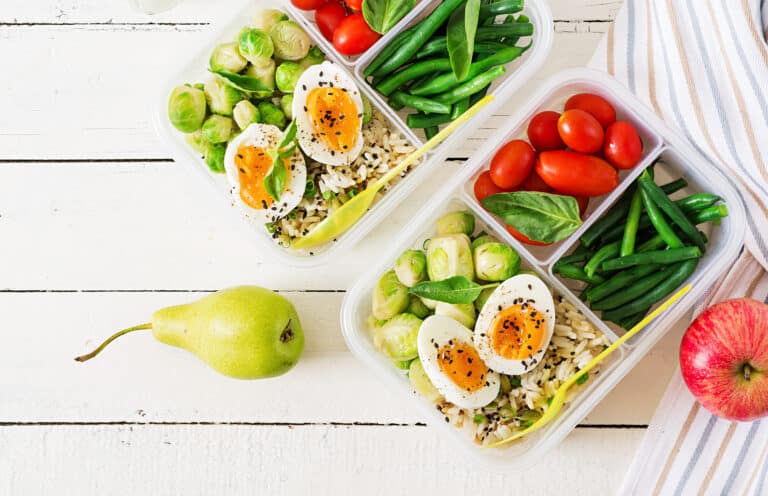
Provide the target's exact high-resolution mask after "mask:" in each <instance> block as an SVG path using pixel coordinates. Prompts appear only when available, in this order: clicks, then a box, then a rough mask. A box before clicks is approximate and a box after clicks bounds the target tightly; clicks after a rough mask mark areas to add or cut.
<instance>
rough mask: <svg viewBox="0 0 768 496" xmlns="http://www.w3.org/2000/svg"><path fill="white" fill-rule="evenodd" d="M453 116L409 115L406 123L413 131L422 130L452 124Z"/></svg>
mask: <svg viewBox="0 0 768 496" xmlns="http://www.w3.org/2000/svg"><path fill="white" fill-rule="evenodd" d="M451 120H453V119H451V116H450V115H445V114H430V115H426V114H408V117H406V118H405V123H406V124H408V127H410V128H411V129H422V128H427V127H432V126H439V125H441V124H447V123H449V122H451Z"/></svg>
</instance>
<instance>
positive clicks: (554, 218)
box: [482, 191, 581, 243]
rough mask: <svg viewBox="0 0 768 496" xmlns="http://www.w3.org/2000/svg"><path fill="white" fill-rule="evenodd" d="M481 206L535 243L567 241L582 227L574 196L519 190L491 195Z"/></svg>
mask: <svg viewBox="0 0 768 496" xmlns="http://www.w3.org/2000/svg"><path fill="white" fill-rule="evenodd" d="M482 203H483V206H484V207H485V208H487V209H488V210H489V211H490V212H492V213H494V214H496V215H498V216H499V217H501V218H502V219H503V220H504V222H506V223H507V224H509V225H510V226H512V227H514V228H515V229H517V230H518V231H520V232H521V233H523V234H524V235H525V236H527V237H529V238H530V239H532V240H534V241H540V242H543V243H554V242H556V241H560V240H562V239H565V238H567V237H568V236H570V235H571V234H573V233H574V232H575V231H576V230H577V229H578V228H579V226H581V217H580V216H579V205H578V203H577V202H576V199H575V198H574V197H572V196H563V195H554V194H551V193H539V192H536V191H516V192H514V193H498V194H495V195H491V196H489V197H487V198H485V199H484V200H483V202H482Z"/></svg>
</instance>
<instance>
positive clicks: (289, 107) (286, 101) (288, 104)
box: [280, 95, 293, 120]
mask: <svg viewBox="0 0 768 496" xmlns="http://www.w3.org/2000/svg"><path fill="white" fill-rule="evenodd" d="M280 108H281V109H283V113H284V114H285V117H286V118H288V119H289V120H292V119H293V95H283V96H281V97H280Z"/></svg>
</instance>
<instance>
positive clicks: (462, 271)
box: [427, 234, 475, 281]
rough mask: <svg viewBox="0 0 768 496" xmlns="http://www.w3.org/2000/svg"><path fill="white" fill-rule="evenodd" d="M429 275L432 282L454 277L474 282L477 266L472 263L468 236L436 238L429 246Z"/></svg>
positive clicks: (446, 235) (449, 235) (456, 235)
mask: <svg viewBox="0 0 768 496" xmlns="http://www.w3.org/2000/svg"><path fill="white" fill-rule="evenodd" d="M427 273H428V274H429V279H430V280H432V281H442V280H443V279H447V278H449V277H453V276H464V277H466V278H467V279H470V280H472V279H473V278H474V277H475V266H474V263H473V262H472V243H471V241H470V240H469V236H467V235H466V234H444V235H442V236H435V237H434V238H432V239H431V240H430V241H429V245H428V246H427Z"/></svg>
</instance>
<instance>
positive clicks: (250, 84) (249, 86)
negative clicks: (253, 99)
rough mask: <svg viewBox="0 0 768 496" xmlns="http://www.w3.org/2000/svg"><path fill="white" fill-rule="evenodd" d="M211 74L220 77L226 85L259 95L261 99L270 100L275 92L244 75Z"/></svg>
mask: <svg viewBox="0 0 768 496" xmlns="http://www.w3.org/2000/svg"><path fill="white" fill-rule="evenodd" d="M211 72H212V73H214V74H216V75H217V76H219V77H220V78H221V79H222V80H223V81H224V82H225V83H227V84H228V85H229V86H231V87H233V88H235V89H236V90H240V91H244V92H246V93H258V96H259V97H260V98H269V97H271V96H272V95H273V94H274V92H275V90H273V89H272V88H270V87H268V86H266V85H265V84H264V83H262V82H261V80H259V79H257V78H255V77H251V76H244V75H242V74H237V73H235V72H227V71H211Z"/></svg>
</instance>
